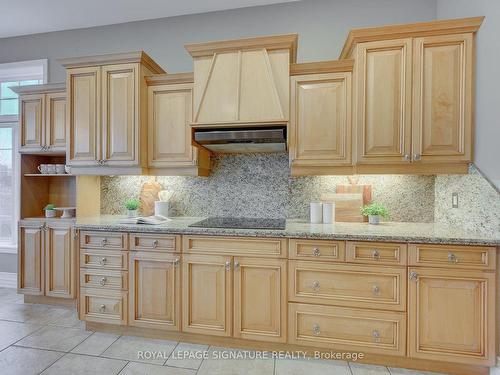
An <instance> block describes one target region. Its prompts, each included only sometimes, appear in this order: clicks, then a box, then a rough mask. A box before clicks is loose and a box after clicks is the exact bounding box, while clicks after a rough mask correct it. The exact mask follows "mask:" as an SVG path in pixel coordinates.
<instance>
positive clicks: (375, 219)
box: [368, 215, 380, 225]
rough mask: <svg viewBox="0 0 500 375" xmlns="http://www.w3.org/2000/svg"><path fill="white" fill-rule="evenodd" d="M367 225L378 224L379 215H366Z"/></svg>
mask: <svg viewBox="0 0 500 375" xmlns="http://www.w3.org/2000/svg"><path fill="white" fill-rule="evenodd" d="M368 223H370V224H373V225H379V224H380V216H379V215H368Z"/></svg>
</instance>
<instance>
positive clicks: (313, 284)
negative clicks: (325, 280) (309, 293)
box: [312, 280, 319, 292]
mask: <svg viewBox="0 0 500 375" xmlns="http://www.w3.org/2000/svg"><path fill="white" fill-rule="evenodd" d="M312 288H313V290H314V291H315V292H319V281H318V280H315V281H313V283H312Z"/></svg>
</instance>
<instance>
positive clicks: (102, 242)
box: [101, 238, 108, 246]
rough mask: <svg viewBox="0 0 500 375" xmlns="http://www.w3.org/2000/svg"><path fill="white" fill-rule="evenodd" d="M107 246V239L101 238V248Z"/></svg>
mask: <svg viewBox="0 0 500 375" xmlns="http://www.w3.org/2000/svg"><path fill="white" fill-rule="evenodd" d="M107 244H108V239H107V238H103V239H102V240H101V246H106V245H107Z"/></svg>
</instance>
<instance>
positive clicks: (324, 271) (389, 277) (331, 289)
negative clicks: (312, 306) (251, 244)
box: [288, 260, 406, 311]
mask: <svg viewBox="0 0 500 375" xmlns="http://www.w3.org/2000/svg"><path fill="white" fill-rule="evenodd" d="M289 267H290V269H289V271H290V272H289V290H288V295H289V299H290V300H291V301H294V302H304V303H318V304H328V305H337V306H347V307H365V308H371V309H382V310H397V311H404V310H405V308H406V269H405V268H399V267H393V268H391V267H380V266H379V267H375V266H358V265H350V264H328V263H320V262H306V261H296V260H295V261H289Z"/></svg>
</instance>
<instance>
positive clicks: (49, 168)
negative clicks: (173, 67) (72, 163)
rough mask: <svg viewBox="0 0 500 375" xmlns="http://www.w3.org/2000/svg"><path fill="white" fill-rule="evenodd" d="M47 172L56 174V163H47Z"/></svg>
mask: <svg viewBox="0 0 500 375" xmlns="http://www.w3.org/2000/svg"><path fill="white" fill-rule="evenodd" d="M47 173H48V174H56V165H55V164H47Z"/></svg>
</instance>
